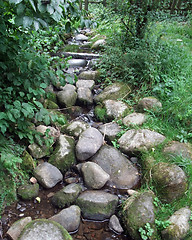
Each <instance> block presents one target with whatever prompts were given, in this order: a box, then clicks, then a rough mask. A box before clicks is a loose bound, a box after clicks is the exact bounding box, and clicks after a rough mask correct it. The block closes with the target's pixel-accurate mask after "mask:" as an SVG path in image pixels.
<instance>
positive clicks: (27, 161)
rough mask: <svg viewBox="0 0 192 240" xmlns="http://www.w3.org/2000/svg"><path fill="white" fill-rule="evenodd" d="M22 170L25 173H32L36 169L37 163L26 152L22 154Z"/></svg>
mask: <svg viewBox="0 0 192 240" xmlns="http://www.w3.org/2000/svg"><path fill="white" fill-rule="evenodd" d="M21 168H22V169H24V170H25V171H32V170H33V169H34V168H35V162H34V160H33V158H32V156H31V155H30V154H29V153H28V152H27V151H24V152H23V154H22V163H21Z"/></svg>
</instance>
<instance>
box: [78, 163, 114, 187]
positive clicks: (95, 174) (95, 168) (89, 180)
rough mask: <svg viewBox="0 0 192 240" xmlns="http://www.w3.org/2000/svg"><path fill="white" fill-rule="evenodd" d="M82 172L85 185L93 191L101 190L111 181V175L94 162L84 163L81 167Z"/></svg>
mask: <svg viewBox="0 0 192 240" xmlns="http://www.w3.org/2000/svg"><path fill="white" fill-rule="evenodd" d="M81 171H82V173H83V178H84V181H85V184H86V185H87V186H88V187H89V188H92V189H101V188H102V187H103V186H104V185H105V183H106V182H107V181H108V180H109V179H110V176H109V174H108V173H106V172H105V171H104V170H103V169H102V168H101V167H100V166H99V165H98V164H96V163H94V162H86V163H84V164H83V165H82V167H81Z"/></svg>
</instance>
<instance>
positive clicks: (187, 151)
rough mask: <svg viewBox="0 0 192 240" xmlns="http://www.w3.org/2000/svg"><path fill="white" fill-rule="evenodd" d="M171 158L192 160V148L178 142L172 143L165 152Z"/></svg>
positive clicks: (187, 144)
mask: <svg viewBox="0 0 192 240" xmlns="http://www.w3.org/2000/svg"><path fill="white" fill-rule="evenodd" d="M163 152H164V153H165V154H166V155H168V156H170V157H179V156H180V157H183V158H189V159H192V146H191V145H190V144H189V143H181V142H177V141H172V142H170V143H169V144H168V145H167V146H166V147H165V148H164V150H163Z"/></svg>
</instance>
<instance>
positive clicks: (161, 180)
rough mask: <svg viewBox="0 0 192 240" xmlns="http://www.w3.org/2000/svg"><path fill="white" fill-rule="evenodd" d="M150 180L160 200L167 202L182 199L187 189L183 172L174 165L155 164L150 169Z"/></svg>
mask: <svg viewBox="0 0 192 240" xmlns="http://www.w3.org/2000/svg"><path fill="white" fill-rule="evenodd" d="M152 179H153V181H154V183H155V186H156V189H157V191H158V193H159V195H160V196H161V198H162V200H164V201H168V202H171V201H173V200H176V199H178V198H180V197H182V196H183V195H184V193H185V192H186V190H187V187H188V184H187V177H186V175H185V173H184V171H183V170H182V169H181V168H180V167H178V166H177V165H174V164H169V163H165V162H159V163H157V164H156V165H155V166H154V167H153V168H152Z"/></svg>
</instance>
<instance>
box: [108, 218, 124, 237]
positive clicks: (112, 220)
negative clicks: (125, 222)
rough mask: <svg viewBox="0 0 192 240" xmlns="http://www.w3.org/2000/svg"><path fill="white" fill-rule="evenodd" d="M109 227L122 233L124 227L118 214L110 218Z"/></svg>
mask: <svg viewBox="0 0 192 240" xmlns="http://www.w3.org/2000/svg"><path fill="white" fill-rule="evenodd" d="M109 228H110V229H112V230H113V231H115V232H116V233H122V232H123V228H122V226H121V224H120V222H119V219H118V217H117V216H116V215H113V216H111V217H110V219H109Z"/></svg>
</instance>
